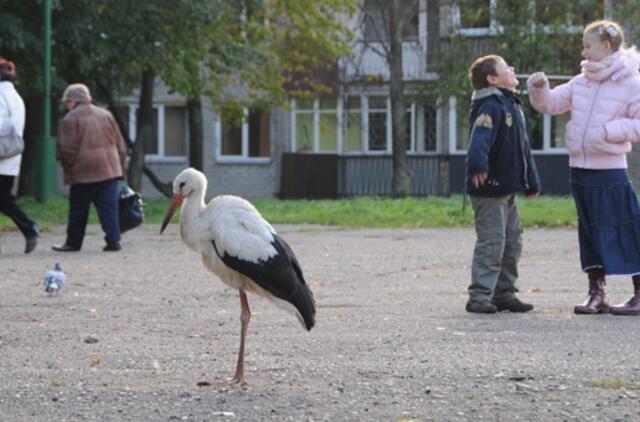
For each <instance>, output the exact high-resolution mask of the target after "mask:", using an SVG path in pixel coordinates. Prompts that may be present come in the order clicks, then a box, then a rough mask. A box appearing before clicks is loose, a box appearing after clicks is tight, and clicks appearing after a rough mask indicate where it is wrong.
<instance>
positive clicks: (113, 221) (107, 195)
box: [66, 179, 120, 249]
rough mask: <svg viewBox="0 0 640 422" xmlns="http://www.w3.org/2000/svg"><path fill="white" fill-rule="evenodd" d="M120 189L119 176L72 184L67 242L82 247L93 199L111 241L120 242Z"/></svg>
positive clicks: (106, 237)
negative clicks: (100, 180)
mask: <svg viewBox="0 0 640 422" xmlns="http://www.w3.org/2000/svg"><path fill="white" fill-rule="evenodd" d="M119 192H120V189H119V185H118V179H111V180H105V181H102V182H94V183H77V184H75V185H71V188H70V189H69V223H68V224H67V241H66V245H68V246H71V247H74V248H78V249H80V248H81V247H82V241H83V240H84V234H85V230H86V228H87V220H88V219H89V208H90V207H91V203H92V202H93V204H94V205H95V207H96V210H97V211H98V218H99V219H100V225H101V226H102V230H103V231H104V233H105V240H106V242H107V244H111V243H115V242H119V241H120V217H119V215H118V208H119V203H118V200H119Z"/></svg>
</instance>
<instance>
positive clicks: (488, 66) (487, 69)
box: [469, 54, 504, 90]
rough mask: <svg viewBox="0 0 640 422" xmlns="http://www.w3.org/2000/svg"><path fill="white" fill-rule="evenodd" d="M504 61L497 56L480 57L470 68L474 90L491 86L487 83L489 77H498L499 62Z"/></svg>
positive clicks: (470, 77) (470, 79) (470, 78)
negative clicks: (497, 66)
mask: <svg viewBox="0 0 640 422" xmlns="http://www.w3.org/2000/svg"><path fill="white" fill-rule="evenodd" d="M500 60H504V59H503V58H502V57H500V56H498V55H496V54H489V55H488V56H483V57H480V58H479V59H476V61H475V62H473V64H472V65H471V67H470V68H469V81H470V82H471V86H472V87H473V89H476V90H478V89H482V88H487V87H489V86H491V84H489V82H488V81H487V76H489V75H494V76H495V75H497V73H496V65H497V64H498V61H500Z"/></svg>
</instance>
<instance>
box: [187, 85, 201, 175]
mask: <svg viewBox="0 0 640 422" xmlns="http://www.w3.org/2000/svg"><path fill="white" fill-rule="evenodd" d="M187 116H188V119H189V165H190V166H191V167H193V168H194V169H196V170H200V171H202V169H203V168H204V166H203V162H202V155H203V145H204V135H203V133H202V103H201V102H200V97H197V98H189V99H188V100H187Z"/></svg>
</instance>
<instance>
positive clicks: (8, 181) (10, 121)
mask: <svg viewBox="0 0 640 422" xmlns="http://www.w3.org/2000/svg"><path fill="white" fill-rule="evenodd" d="M15 79H16V66H15V65H14V64H13V62H10V61H9V60H5V59H4V58H3V57H0V134H2V135H5V134H8V133H9V132H10V131H11V130H13V129H14V128H15V130H16V131H17V132H18V134H19V135H20V136H22V132H23V130H24V117H25V112H24V102H23V101H22V98H20V95H18V92H17V91H16V89H15V87H14V86H13V82H14V81H15ZM21 162H22V154H18V155H15V156H13V157H10V158H4V159H0V211H2V212H3V213H4V214H6V215H7V216H9V218H11V219H12V220H13V222H14V223H15V224H16V225H17V226H18V228H19V229H20V231H21V232H22V234H23V235H24V238H25V241H26V246H25V249H24V253H31V252H33V250H34V249H35V248H36V245H37V243H38V233H39V230H38V226H37V225H36V223H34V222H33V220H31V219H30V218H29V217H27V215H26V214H25V213H24V211H23V210H22V208H20V205H18V203H17V202H16V198H15V197H14V196H13V195H11V188H12V187H13V182H14V180H15V178H16V177H17V176H18V174H19V173H20V163H21Z"/></svg>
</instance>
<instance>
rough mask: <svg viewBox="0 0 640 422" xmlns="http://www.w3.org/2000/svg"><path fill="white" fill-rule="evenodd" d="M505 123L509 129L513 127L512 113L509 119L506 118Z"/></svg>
mask: <svg viewBox="0 0 640 422" xmlns="http://www.w3.org/2000/svg"><path fill="white" fill-rule="evenodd" d="M505 123H506V124H507V126H508V127H511V125H512V124H513V116H512V115H511V113H507V117H506V118H505Z"/></svg>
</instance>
